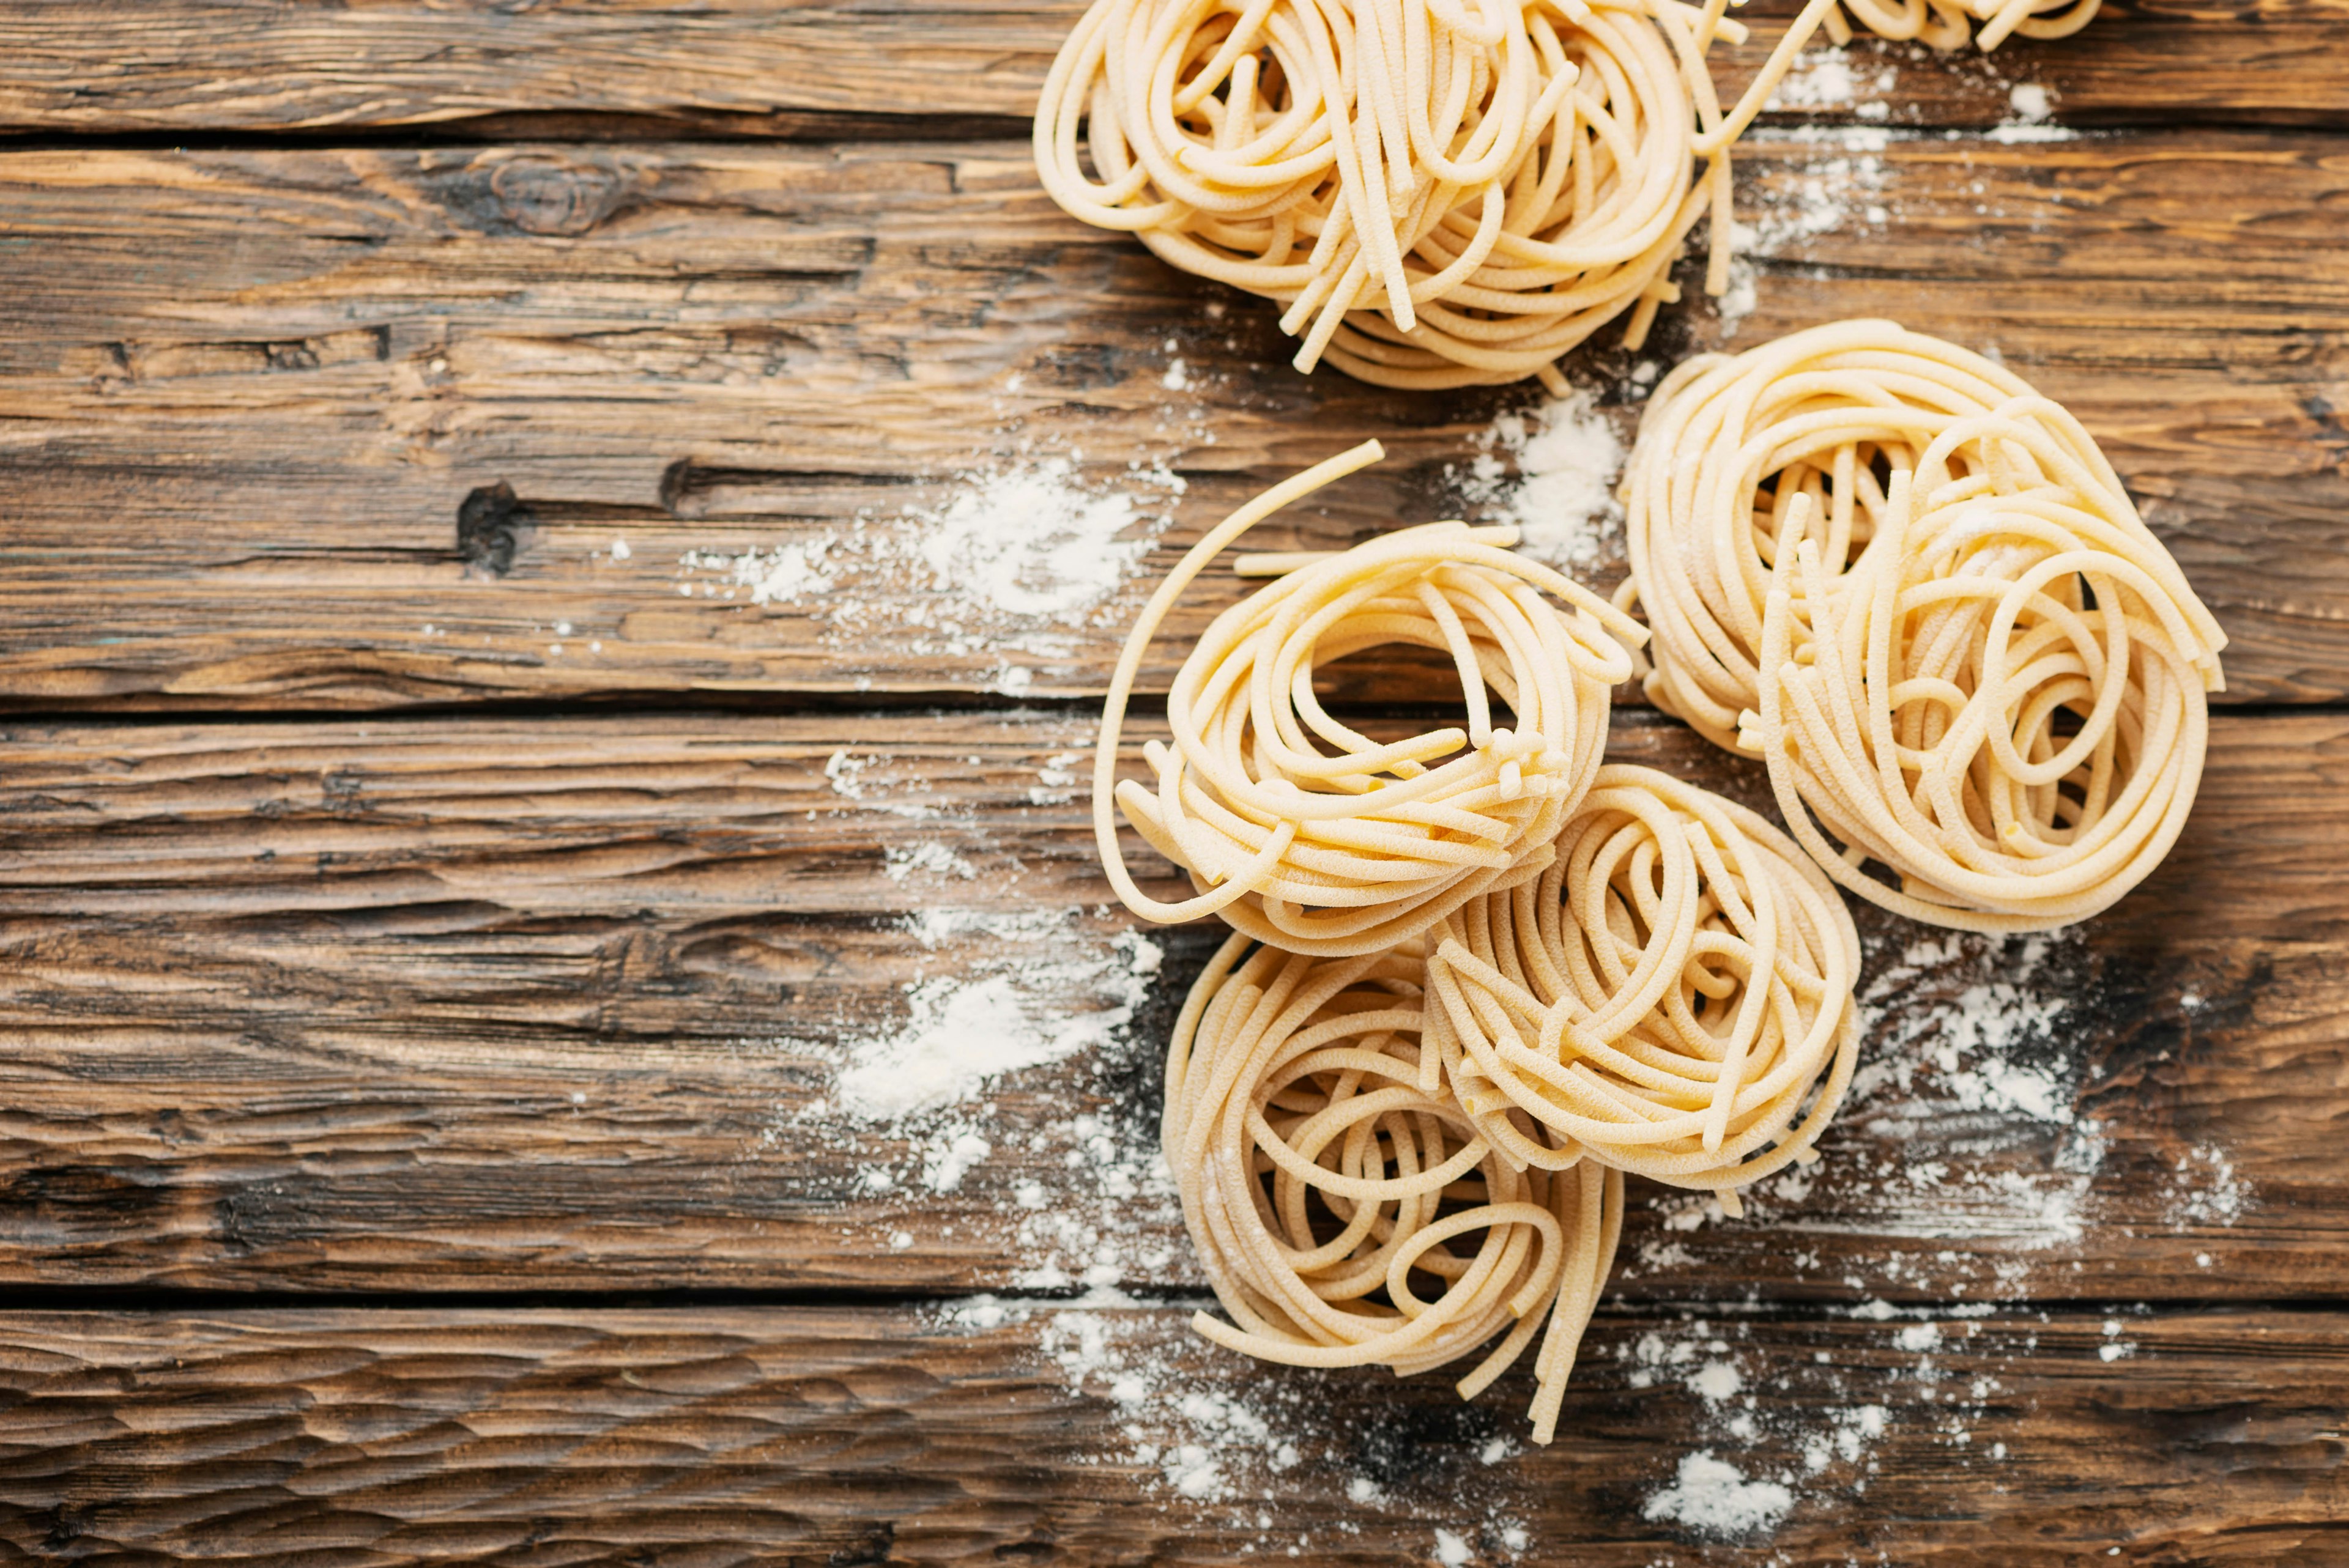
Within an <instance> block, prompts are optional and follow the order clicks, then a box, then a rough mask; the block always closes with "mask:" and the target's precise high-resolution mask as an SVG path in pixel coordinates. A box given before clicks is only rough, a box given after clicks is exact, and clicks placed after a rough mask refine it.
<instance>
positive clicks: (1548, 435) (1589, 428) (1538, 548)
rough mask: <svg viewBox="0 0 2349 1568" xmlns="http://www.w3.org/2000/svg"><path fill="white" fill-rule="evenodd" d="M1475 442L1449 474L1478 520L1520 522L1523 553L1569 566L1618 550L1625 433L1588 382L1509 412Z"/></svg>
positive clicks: (1593, 564)
mask: <svg viewBox="0 0 2349 1568" xmlns="http://www.w3.org/2000/svg"><path fill="white" fill-rule="evenodd" d="M1477 444H1478V446H1479V448H1480V450H1479V451H1478V452H1477V454H1476V456H1475V459H1473V460H1472V461H1471V463H1470V464H1469V467H1468V469H1467V471H1466V472H1465V473H1464V474H1463V473H1462V472H1460V471H1459V470H1458V469H1454V470H1453V471H1452V474H1451V478H1452V480H1453V482H1454V484H1455V485H1456V486H1457V487H1458V489H1459V490H1460V493H1461V496H1462V498H1463V499H1464V500H1465V501H1466V502H1467V503H1468V505H1469V506H1470V507H1471V508H1473V509H1474V510H1475V512H1476V514H1477V520H1478V521H1488V522H1506V523H1514V524H1516V527H1517V529H1518V531H1519V542H1518V549H1519V550H1520V551H1521V552H1523V553H1524V554H1526V555H1527V556H1530V557H1531V558H1533V559H1534V560H1536V561H1539V562H1543V563H1544V564H1545V565H1549V566H1555V567H1557V568H1558V569H1559V570H1561V571H1565V572H1568V573H1580V574H1588V573H1590V572H1592V571H1593V570H1594V569H1596V568H1598V567H1599V566H1601V565H1603V564H1605V563H1607V562H1609V559H1610V557H1611V556H1612V555H1614V554H1619V553H1620V551H1621V547H1622V546H1621V541H1622V533H1623V509H1622V507H1621V506H1620V505H1619V504H1618V502H1617V501H1616V500H1615V481H1616V479H1617V477H1618V476H1619V475H1620V473H1621V472H1622V469H1623V440H1622V438H1621V437H1620V436H1619V435H1618V434H1617V433H1616V429H1615V424H1614V421H1613V420H1611V419H1609V418H1608V417H1607V415H1606V413H1605V411H1603V410H1602V409H1600V408H1599V407H1597V406H1596V404H1595V402H1594V401H1593V399H1592V397H1591V395H1590V393H1589V392H1588V390H1582V391H1578V392H1576V393H1575V394H1574V395H1573V396H1572V397H1565V398H1552V399H1549V400H1548V401H1547V402H1544V403H1542V404H1540V405H1537V407H1532V408H1530V409H1526V410H1524V411H1522V412H1511V413H1506V414H1504V415H1502V416H1501V417H1500V418H1497V419H1495V420H1494V421H1493V423H1492V426H1491V427H1490V428H1488V429H1486V430H1485V431H1484V432H1482V433H1481V435H1480V436H1479V438H1478V440H1477Z"/></svg>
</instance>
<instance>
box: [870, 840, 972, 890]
mask: <svg viewBox="0 0 2349 1568" xmlns="http://www.w3.org/2000/svg"><path fill="white" fill-rule="evenodd" d="M881 869H882V871H883V872H886V873H887V875H888V878H889V880H890V881H891V882H904V881H905V879H906V878H908V877H928V878H935V879H937V880H941V881H948V880H956V879H959V880H960V881H963V882H972V881H975V880H976V879H977V878H978V867H977V866H974V865H972V864H971V863H970V862H969V861H967V860H965V859H963V858H962V857H961V856H960V855H958V854H957V853H955V852H954V851H952V850H950V849H948V848H947V846H946V845H944V844H942V843H940V842H938V841H936V839H925V840H923V841H921V842H920V843H918V844H915V845H912V846H911V847H907V846H905V845H902V844H899V845H892V846H891V847H890V849H889V851H888V852H887V853H886V855H885V856H884V858H883V860H882V862H881Z"/></svg>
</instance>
